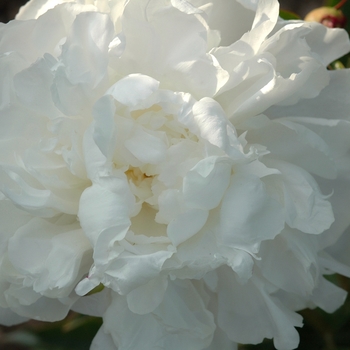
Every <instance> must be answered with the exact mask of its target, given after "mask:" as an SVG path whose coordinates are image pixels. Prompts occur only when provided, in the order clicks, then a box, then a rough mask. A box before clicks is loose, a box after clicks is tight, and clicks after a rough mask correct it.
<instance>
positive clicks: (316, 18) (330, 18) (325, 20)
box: [305, 6, 346, 28]
mask: <svg viewBox="0 0 350 350" xmlns="http://www.w3.org/2000/svg"><path fill="white" fill-rule="evenodd" d="M305 21H307V22H318V23H322V24H323V25H325V26H326V27H329V28H344V27H345V25H346V17H345V16H344V14H343V12H342V11H341V10H340V9H339V8H338V7H327V6H323V7H319V8H317V9H315V10H312V11H311V12H309V13H308V14H307V15H306V17H305Z"/></svg>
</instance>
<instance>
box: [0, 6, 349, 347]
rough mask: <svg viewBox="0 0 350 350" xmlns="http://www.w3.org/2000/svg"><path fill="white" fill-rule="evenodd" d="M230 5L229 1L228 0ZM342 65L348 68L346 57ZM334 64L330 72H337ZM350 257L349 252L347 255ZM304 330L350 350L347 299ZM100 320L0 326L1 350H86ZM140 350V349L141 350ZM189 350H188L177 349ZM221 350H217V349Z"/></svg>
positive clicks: (289, 10)
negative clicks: (336, 308)
mask: <svg viewBox="0 0 350 350" xmlns="http://www.w3.org/2000/svg"><path fill="white" fill-rule="evenodd" d="M227 1H230V0H227ZM26 2H27V1H26V0H0V22H4V23H6V22H8V21H10V20H11V19H13V18H14V17H15V15H16V13H17V12H18V9H19V7H20V6H22V5H24V4H25V3H26ZM280 3H281V9H283V10H284V12H282V13H281V15H282V17H284V18H286V19H287V18H290V17H289V16H292V17H293V16H295V15H297V16H299V17H301V18H304V16H305V15H306V14H307V13H308V12H309V11H311V10H313V9H315V8H317V7H320V6H335V5H336V4H337V3H339V0H280ZM342 11H343V13H344V14H345V16H346V17H347V18H348V21H347V25H346V29H347V31H348V32H350V0H349V1H348V2H347V3H345V5H344V6H343V7H342ZM341 62H343V64H344V65H345V66H347V67H349V66H350V65H349V55H347V56H346V57H344V58H342V60H341ZM336 67H337V65H336V64H335V65H334V64H333V65H332V66H330V67H329V68H330V69H336ZM349 254H350V252H349ZM329 278H330V279H331V280H332V282H333V283H336V284H337V285H339V286H340V287H342V288H343V289H345V290H347V291H348V292H349V293H350V279H348V278H345V277H343V276H338V275H333V276H330V277H329ZM300 314H301V315H302V316H303V317H304V327H303V328H301V329H298V331H299V334H300V340H301V341H300V345H299V347H298V349H300V350H350V297H348V298H347V300H346V302H345V304H344V305H343V306H342V307H341V308H340V309H339V310H337V311H336V312H335V313H333V314H327V313H325V312H323V311H322V310H320V309H315V310H303V311H301V312H300ZM101 324H102V320H101V319H100V318H97V317H90V316H83V315H79V314H76V313H74V312H70V313H69V314H68V316H67V317H66V319H65V320H63V321H59V322H53V323H45V322H40V321H29V322H26V323H24V324H21V325H18V326H14V327H3V326H0V350H48V349H50V350H88V349H89V347H90V344H91V341H92V339H93V338H94V336H95V334H96V332H97V331H98V329H99V328H100V326H101ZM273 349H274V346H273V342H272V341H271V340H266V341H264V342H263V343H262V344H259V345H240V346H239V350H273ZM140 350H142V349H140ZM179 350H188V349H179ZM218 350H220V349H218Z"/></svg>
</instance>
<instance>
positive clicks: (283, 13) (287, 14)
mask: <svg viewBox="0 0 350 350" xmlns="http://www.w3.org/2000/svg"><path fill="white" fill-rule="evenodd" d="M280 17H281V18H283V19H286V20H291V19H301V17H300V16H299V15H297V14H296V13H294V12H291V11H287V10H280Z"/></svg>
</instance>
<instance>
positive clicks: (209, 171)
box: [183, 157, 231, 210]
mask: <svg viewBox="0 0 350 350" xmlns="http://www.w3.org/2000/svg"><path fill="white" fill-rule="evenodd" d="M230 179H231V162H230V161H229V160H228V159H226V158H219V157H208V158H205V159H203V160H201V161H200V162H198V163H197V164H196V166H195V167H194V168H192V169H191V170H190V171H189V172H188V173H187V174H186V176H185V177H184V179H183V196H184V201H185V202H186V205H187V206H189V207H193V208H197V209H202V210H211V209H213V208H215V207H217V206H218V205H219V203H220V201H221V199H222V197H223V195H224V193H225V191H226V189H227V187H228V185H229V182H230Z"/></svg>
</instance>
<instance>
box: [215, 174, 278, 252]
mask: <svg viewBox="0 0 350 350" xmlns="http://www.w3.org/2000/svg"><path fill="white" fill-rule="evenodd" d="M220 222H221V228H220V231H221V232H220V233H219V235H218V240H219V242H220V244H222V245H226V246H229V247H232V248H243V249H244V250H245V249H247V250H248V251H250V252H252V253H256V252H257V251H258V249H259V245H260V243H261V242H262V241H263V240H266V239H273V238H274V237H275V236H276V235H277V234H278V233H280V232H281V230H282V229H283V227H284V219H283V213H282V210H281V208H280V205H279V203H278V202H277V201H276V200H274V199H273V198H271V197H270V196H269V194H268V193H267V191H266V188H265V186H264V185H263V183H262V182H261V180H260V179H259V178H256V177H254V176H252V175H250V176H249V175H246V176H244V175H238V174H237V175H233V176H232V180H231V184H230V186H229V188H228V189H227V191H226V194H225V196H224V198H223V201H222V206H221V211H220Z"/></svg>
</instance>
